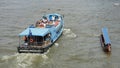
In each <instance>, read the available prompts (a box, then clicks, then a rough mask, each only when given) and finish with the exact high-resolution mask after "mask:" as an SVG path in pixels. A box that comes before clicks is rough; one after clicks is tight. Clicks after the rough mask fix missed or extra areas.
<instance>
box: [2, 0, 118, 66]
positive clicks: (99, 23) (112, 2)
mask: <svg viewBox="0 0 120 68" xmlns="http://www.w3.org/2000/svg"><path fill="white" fill-rule="evenodd" d="M48 13H59V14H62V15H64V22H65V27H64V31H63V35H62V36H61V37H60V38H59V40H57V41H56V43H55V44H54V46H53V47H52V48H51V49H50V50H49V51H48V52H47V53H45V54H18V53H17V48H16V47H17V46H18V44H19V43H18V34H19V33H20V32H21V31H23V30H24V29H25V28H26V27H28V26H29V25H30V24H34V23H35V22H36V21H37V20H39V19H40V17H41V16H43V15H44V14H48ZM102 27H108V30H109V36H110V39H111V42H112V52H111V54H106V53H104V52H103V50H102V48H101V45H100V40H99V35H100V34H101V28H102ZM0 68H120V0H0Z"/></svg>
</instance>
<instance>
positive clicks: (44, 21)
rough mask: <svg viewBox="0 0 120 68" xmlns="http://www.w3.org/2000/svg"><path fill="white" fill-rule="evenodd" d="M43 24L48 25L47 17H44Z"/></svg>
mask: <svg viewBox="0 0 120 68" xmlns="http://www.w3.org/2000/svg"><path fill="white" fill-rule="evenodd" d="M42 22H43V23H45V24H47V23H48V20H47V17H46V16H43V18H42Z"/></svg>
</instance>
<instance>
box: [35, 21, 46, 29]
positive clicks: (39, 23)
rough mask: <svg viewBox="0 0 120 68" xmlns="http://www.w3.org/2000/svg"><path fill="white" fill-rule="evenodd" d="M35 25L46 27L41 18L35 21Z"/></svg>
mask: <svg viewBox="0 0 120 68" xmlns="http://www.w3.org/2000/svg"><path fill="white" fill-rule="evenodd" d="M36 27H40V28H44V27H46V24H45V23H44V22H43V20H42V19H41V20H39V21H37V22H36Z"/></svg>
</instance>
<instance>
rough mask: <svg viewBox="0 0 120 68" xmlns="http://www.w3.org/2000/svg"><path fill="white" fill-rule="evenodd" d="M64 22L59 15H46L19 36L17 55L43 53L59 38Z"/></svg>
mask: <svg viewBox="0 0 120 68" xmlns="http://www.w3.org/2000/svg"><path fill="white" fill-rule="evenodd" d="M63 26H64V21H63V17H62V16H61V15H60V14H56V13H54V14H47V15H45V16H43V17H42V18H41V19H40V20H39V21H37V22H36V24H35V26H34V25H31V26H29V27H28V28H26V29H25V30H24V31H23V32H21V33H20V34H19V46H18V47H17V49H18V52H19V53H44V52H46V51H47V50H48V49H49V48H50V47H51V46H52V44H53V43H54V42H55V41H56V40H57V39H58V38H59V37H60V35H61V34H62V32H63Z"/></svg>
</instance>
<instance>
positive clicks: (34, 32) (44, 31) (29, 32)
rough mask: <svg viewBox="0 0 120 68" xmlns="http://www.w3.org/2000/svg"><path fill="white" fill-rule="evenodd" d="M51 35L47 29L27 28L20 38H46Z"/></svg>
mask: <svg viewBox="0 0 120 68" xmlns="http://www.w3.org/2000/svg"><path fill="white" fill-rule="evenodd" d="M48 33H49V29H47V28H27V29H25V30H24V31H23V32H21V33H20V34H19V36H29V35H32V36H45V35H46V34H48Z"/></svg>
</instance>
